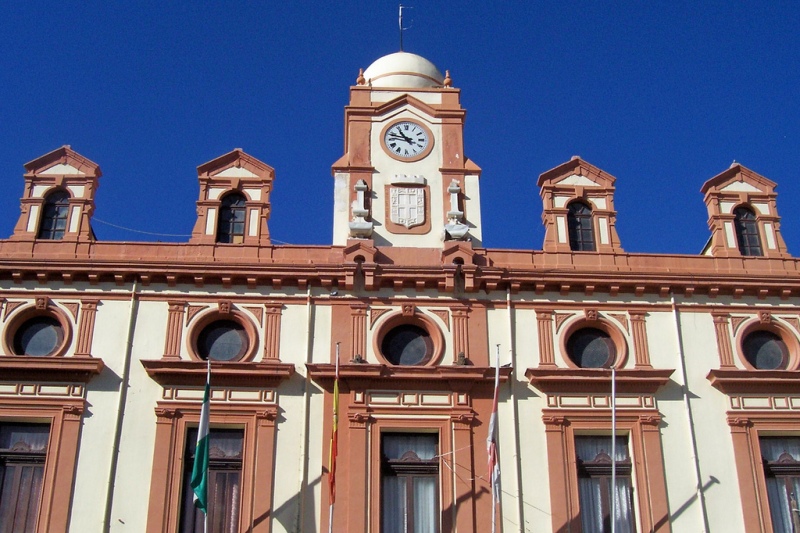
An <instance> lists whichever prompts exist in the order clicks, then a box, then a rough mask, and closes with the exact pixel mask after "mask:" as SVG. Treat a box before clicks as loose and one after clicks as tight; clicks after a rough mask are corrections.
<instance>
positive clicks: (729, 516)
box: [647, 312, 743, 531]
mask: <svg viewBox="0 0 800 533" xmlns="http://www.w3.org/2000/svg"><path fill="white" fill-rule="evenodd" d="M679 317H680V323H681V332H682V336H683V348H684V356H685V361H686V372H687V378H688V385H689V396H690V401H691V407H692V414H693V418H694V430H695V438H696V440H697V447H698V458H699V460H700V475H701V483H702V484H703V485H704V490H703V494H704V498H705V501H706V510H707V513H708V520H709V526H710V531H740V530H741V527H742V520H743V518H742V515H741V510H740V505H739V502H740V501H741V500H740V498H739V490H738V480H737V473H736V468H735V466H734V465H735V462H734V458H733V448H732V445H731V438H730V429H729V428H728V425H727V423H726V416H725V403H724V401H722V395H721V393H719V392H718V391H717V390H716V389H714V388H713V387H711V386H710V385H709V383H708V380H706V375H707V374H708V372H709V370H711V369H712V368H718V367H719V356H718V351H717V344H716V336H715V332H714V323H713V319H712V318H711V315H710V314H707V313H695V312H681V313H680V314H679ZM647 335H648V345H649V348H650V357H651V363H652V364H653V366H654V367H655V368H674V369H675V372H674V373H673V374H672V379H671V382H670V383H669V384H668V385H667V386H666V387H664V388H663V389H662V390H661V391H659V394H658V395H657V399H658V408H659V410H660V412H661V413H662V416H663V421H662V427H661V442H662V449H663V453H664V467H665V468H664V470H665V475H666V481H667V495H668V499H669V510H670V515H671V520H672V530H673V531H696V530H699V529H700V528H701V527H702V524H703V515H702V509H701V505H700V502H699V501H698V500H697V497H696V490H695V487H696V478H695V470H694V466H693V461H694V459H693V458H692V447H691V434H690V430H689V421H688V416H687V412H686V408H685V403H684V400H683V392H682V390H681V388H680V387H681V385H682V378H681V369H680V363H679V360H678V344H677V339H676V333H675V322H674V318H673V315H672V313H671V312H658V313H648V318H647ZM712 477H713V479H712Z"/></svg>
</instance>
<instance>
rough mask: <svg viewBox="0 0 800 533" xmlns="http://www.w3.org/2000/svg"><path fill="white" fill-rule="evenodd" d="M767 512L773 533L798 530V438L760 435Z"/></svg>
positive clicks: (799, 488) (799, 514)
mask: <svg viewBox="0 0 800 533" xmlns="http://www.w3.org/2000/svg"><path fill="white" fill-rule="evenodd" d="M759 444H760V445H761V458H762V459H763V461H764V477H765V479H766V481H767V497H768V500H769V512H770V515H771V516H772V530H773V531H774V532H775V533H795V532H797V531H800V507H798V498H800V438H799V437H761V438H759Z"/></svg>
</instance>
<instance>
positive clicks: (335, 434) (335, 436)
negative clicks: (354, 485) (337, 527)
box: [328, 343, 339, 506]
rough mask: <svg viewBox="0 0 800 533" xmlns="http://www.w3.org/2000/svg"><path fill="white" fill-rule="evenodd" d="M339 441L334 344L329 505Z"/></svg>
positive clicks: (337, 375) (333, 484) (334, 489)
mask: <svg viewBox="0 0 800 533" xmlns="http://www.w3.org/2000/svg"><path fill="white" fill-rule="evenodd" d="M338 441H339V344H338V343H337V344H336V377H335V378H334V380H333V426H332V427H331V447H330V455H329V456H328V457H329V459H328V491H329V494H330V504H331V506H333V503H334V502H335V501H336V455H337V454H338V451H339V450H338Z"/></svg>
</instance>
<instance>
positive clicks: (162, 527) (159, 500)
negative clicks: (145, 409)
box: [147, 407, 181, 533]
mask: <svg viewBox="0 0 800 533" xmlns="http://www.w3.org/2000/svg"><path fill="white" fill-rule="evenodd" d="M180 416H181V414H180V412H178V411H177V410H176V409H165V408H162V407H159V408H156V439H155V452H154V453H153V473H152V476H151V480H152V481H151V483H150V503H149V506H148V510H147V531H148V533H157V532H159V531H167V530H168V527H167V524H168V523H169V512H170V509H169V494H170V484H171V483H172V481H173V480H172V475H171V472H172V471H173V470H174V465H173V463H172V459H173V457H174V456H175V454H174V453H172V450H173V448H174V447H175V446H176V443H175V419H176V418H179V417H180ZM178 446H180V444H178ZM165 480H167V483H164V481H165ZM173 512H179V511H178V510H175V511H173Z"/></svg>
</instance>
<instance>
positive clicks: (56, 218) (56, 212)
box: [38, 191, 69, 240]
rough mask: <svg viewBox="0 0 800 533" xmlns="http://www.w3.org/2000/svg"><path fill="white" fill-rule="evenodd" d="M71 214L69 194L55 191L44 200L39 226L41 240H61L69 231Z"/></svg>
mask: <svg viewBox="0 0 800 533" xmlns="http://www.w3.org/2000/svg"><path fill="white" fill-rule="evenodd" d="M68 214H69V194H67V192H66V191H55V192H52V193H50V194H48V195H47V197H46V198H45V200H44V209H43V211H42V220H41V222H40V224H39V235H38V238H39V239H49V240H60V239H63V238H64V232H65V231H66V230H67V215H68Z"/></svg>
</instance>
